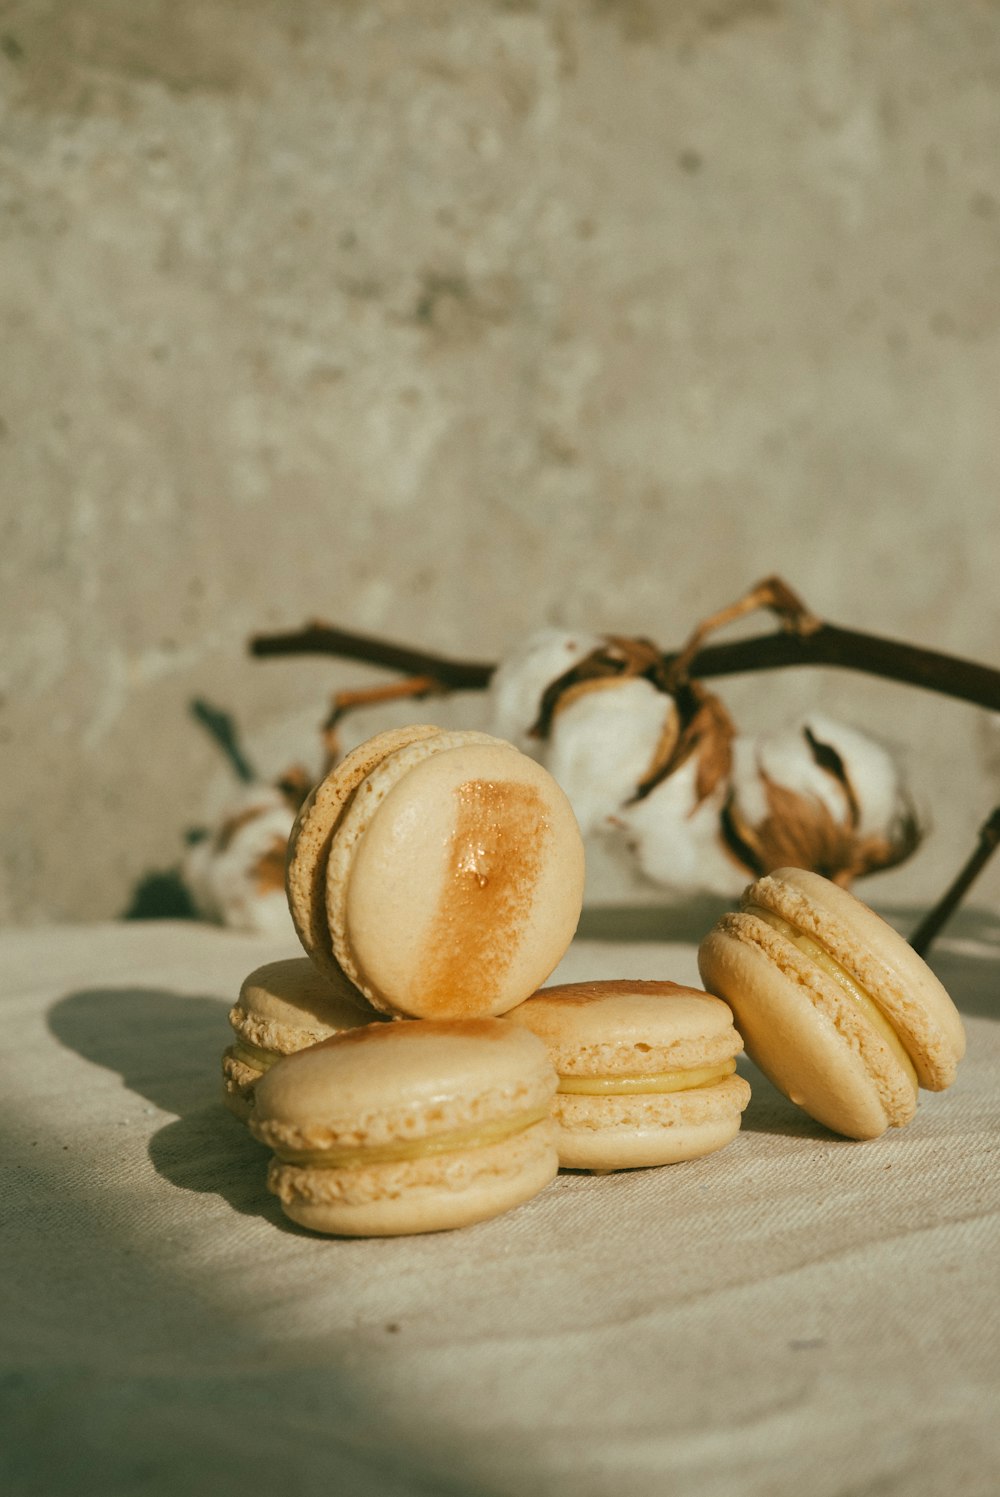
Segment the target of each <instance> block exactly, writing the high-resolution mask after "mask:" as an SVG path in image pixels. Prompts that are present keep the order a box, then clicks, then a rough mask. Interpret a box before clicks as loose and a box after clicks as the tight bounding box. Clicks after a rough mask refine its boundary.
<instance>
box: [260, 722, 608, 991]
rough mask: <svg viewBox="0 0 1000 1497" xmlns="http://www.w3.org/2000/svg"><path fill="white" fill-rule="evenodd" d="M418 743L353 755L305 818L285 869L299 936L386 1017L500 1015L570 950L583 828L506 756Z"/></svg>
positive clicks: (494, 745) (470, 743) (561, 801)
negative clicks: (352, 761) (320, 906)
mask: <svg viewBox="0 0 1000 1497" xmlns="http://www.w3.org/2000/svg"><path fill="white" fill-rule="evenodd" d="M411 731H412V732H413V733H414V734H416V735H419V736H414V737H412V738H410V739H409V740H406V739H405V738H404V737H402V736H397V738H396V740H395V741H394V742H393V743H390V744H388V745H387V744H385V743H384V742H383V743H382V744H381V746H378V747H373V748H371V749H369V750H368V751H367V752H366V753H365V754H362V753H361V751H360V750H357V751H356V753H357V754H358V756H359V757H358V758H357V759H356V760H355V765H354V768H353V769H352V770H351V771H350V773H349V774H348V776H347V779H346V781H345V784H343V785H340V784H339V782H340V776H341V773H342V771H344V770H345V768H346V766H347V764H348V761H347V760H345V761H344V764H343V765H341V766H339V767H338V768H337V769H335V770H334V771H333V772H332V774H331V776H330V777H329V780H328V782H325V784H326V785H327V789H326V790H324V789H323V787H321V789H320V792H319V793H317V796H316V800H315V802H314V809H313V812H312V813H308V812H307V813H306V815H305V816H304V817H303V818H302V825H301V828H300V832H299V835H298V837H297V838H296V839H295V848H294V850H293V852H292V854H291V856H290V860H289V881H288V888H289V901H290V903H291V904H292V906H293V909H294V908H295V906H296V904H299V905H300V907H301V908H300V916H299V917H297V919H296V924H297V926H298V927H299V929H300V933H301V932H302V931H303V930H304V931H306V932H307V933H308V938H304V944H305V946H306V950H307V951H308V952H309V953H310V955H314V953H315V950H316V949H318V943H325V944H324V947H323V949H324V952H325V955H324V965H325V966H326V968H327V970H332V969H339V970H340V971H342V972H344V973H345V974H346V975H347V977H348V979H349V980H350V981H351V982H352V983H353V984H354V985H355V986H356V987H357V988H358V989H359V990H360V991H361V992H362V993H363V994H364V996H365V997H366V998H367V999H368V1001H369V1002H370V1003H371V1004H372V1005H373V1007H375V1008H377V1009H379V1010H380V1011H382V1012H384V1013H388V1014H392V1015H394V1016H404V1017H412V1018H440V1019H452V1018H473V1017H484V1016H492V1015H497V1014H501V1013H503V1012H505V1011H506V1010H507V1009H509V1008H512V1007H513V1006H514V1005H515V1004H516V1003H520V1002H521V1001H522V1000H523V999H525V998H527V997H528V996H529V995H530V994H531V993H532V992H534V990H535V989H536V988H537V987H538V986H539V984H540V983H542V982H544V981H545V979H546V978H547V977H548V976H549V975H550V973H551V972H552V971H553V970H554V968H555V967H556V966H557V965H558V963H559V961H560V960H561V959H562V957H563V956H564V954H565V952H566V949H567V947H568V946H569V944H570V942H571V940H572V938H573V934H574V932H575V930H576V926H577V922H578V920H579V917H580V911H581V908H582V905H583V881H584V854H583V840H582V838H581V836H580V830H579V827H578V826H577V823H576V819H575V817H574V815H573V811H572V808H571V806H570V803H569V801H568V800H567V798H566V796H565V794H564V793H563V791H562V790H561V789H560V788H559V786H558V785H557V784H556V781H555V780H554V779H553V778H552V776H551V775H550V774H549V773H548V771H547V770H545V769H543V768H542V767H541V765H539V764H537V763H536V762H535V760H533V759H530V758H528V756H527V755H525V754H522V753H520V752H519V750H517V749H515V748H514V747H513V745H512V744H509V743H505V742H504V741H503V740H502V739H498V738H492V737H490V736H489V735H487V734H485V733H476V732H462V733H445V732H439V731H436V730H431V729H426V728H421V729H415V730H411ZM403 732H404V730H397V733H398V734H399V735H402V734H403ZM382 737H383V739H384V735H382ZM383 749H386V750H387V751H385V752H383V751H382V750H383ZM362 768H364V773H363V774H362V773H360V771H361V769H362ZM338 785H339V788H338ZM316 807H322V808H323V810H322V812H316V810H315V808H316ZM331 816H332V821H331ZM314 821H315V826H314V825H313V822H314ZM321 821H322V822H324V823H326V822H330V824H329V825H328V826H325V829H324V827H322V826H321V825H320V822H321ZM309 849H312V850H311V851H310V850H309ZM317 849H318V851H317ZM313 863H315V865H316V866H315V868H314V869H313V871H312V872H311V873H310V872H308V869H309V867H310V866H311V865H312V864H313ZM321 865H322V866H323V869H324V880H325V882H324V890H323V894H324V900H323V903H324V908H323V913H322V915H321V914H319V913H318V912H317V911H316V909H315V908H313V905H314V904H315V902H316V901H318V899H319V897H320V889H319V868H320V866H321ZM331 963H332V968H331Z"/></svg>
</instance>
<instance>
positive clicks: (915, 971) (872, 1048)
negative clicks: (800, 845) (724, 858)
mask: <svg viewBox="0 0 1000 1497" xmlns="http://www.w3.org/2000/svg"><path fill="white" fill-rule="evenodd" d="M698 965H699V970H700V972H701V977H702V981H703V982H704V984H705V986H706V987H707V988H709V989H710V990H711V991H712V992H713V993H717V994H719V996H720V997H722V998H724V999H725V1000H726V1002H727V1003H728V1004H729V1005H730V1006H731V1008H732V1010H733V1013H734V1015H735V1017H736V1024H737V1026H738V1028H739V1030H740V1033H741V1034H742V1035H743V1038H744V1040H745V1041H746V1047H747V1054H748V1055H749V1056H750V1057H751V1059H752V1060H753V1061H754V1062H755V1063H756V1064H757V1065H758V1066H759V1067H760V1069H761V1070H762V1071H763V1072H764V1074H765V1075H766V1076H768V1077H770V1079H771V1081H773V1082H774V1084H775V1086H777V1087H778V1088H779V1089H780V1090H781V1091H782V1092H784V1094H785V1095H786V1096H787V1097H789V1098H790V1099H791V1101H793V1102H795V1103H796V1104H797V1105H798V1106H799V1107H801V1108H803V1109H804V1110H805V1111H806V1112H807V1113H808V1114H809V1115H810V1116H811V1117H813V1118H815V1119H816V1120H817V1122H820V1123H823V1124H825V1126H826V1127H827V1128H831V1129H832V1130H833V1131H834V1132H835V1133H842V1134H844V1135H845V1136H846V1137H848V1138H857V1139H862V1138H877V1137H879V1135H880V1134H882V1133H884V1132H885V1131H886V1129H887V1128H893V1127H895V1128H899V1127H902V1126H903V1125H904V1124H906V1123H908V1122H909V1121H910V1120H911V1118H912V1117H913V1115H914V1113H915V1111H916V1107H917V1092H918V1088H919V1087H925V1088H927V1089H929V1090H931V1091H941V1090H943V1089H944V1088H945V1087H947V1086H950V1085H951V1083H952V1082H953V1081H954V1079H955V1072H956V1069H957V1067H958V1063H959V1061H960V1060H961V1058H962V1056H963V1055H964V1053H965V1032H964V1030H963V1028H962V1021H961V1018H960V1017H959V1014H958V1011H957V1010H956V1008H955V1005H954V1004H953V1003H952V1001H951V998H950V997H949V996H948V994H947V992H946V991H945V989H944V988H943V987H942V986H941V983H940V982H939V981H938V979H937V978H936V977H935V976H934V974H933V972H932V971H931V970H930V968H929V967H928V966H927V965H926V963H925V962H924V961H923V960H922V959H921V958H920V957H919V956H918V955H917V953H916V952H915V951H914V950H913V948H912V947H911V946H909V945H908V944H907V943H906V941H905V940H904V939H903V937H902V936H901V935H899V933H898V932H897V931H895V930H893V928H892V927H891V926H890V925H888V924H887V923H886V922H885V921H884V920H883V919H881V917H880V916H878V915H876V914H875V912H874V911H873V910H871V909H869V908H868V906H867V905H865V904H863V903H862V902H861V900H859V899H857V898H856V897H855V896H854V895H853V894H851V893H849V892H848V891H847V890H846V889H842V888H840V887H839V886H838V885H837V884H833V883H831V882H830V881H829V880H828V879H825V878H823V877H821V876H820V875H819V874H817V873H811V872H808V871H806V870H805V869H801V868H780V869H778V870H777V871H775V872H774V873H771V874H768V875H767V876H766V877H764V878H761V879H758V880H757V882H756V883H754V884H751V885H750V886H749V887H748V888H747V889H746V891H745V892H744V894H743V897H742V900H741V907H740V911H739V913H733V914H728V915H724V916H723V917H722V919H721V920H719V921H718V922H717V924H716V926H715V927H714V929H713V930H712V931H710V933H709V934H708V936H707V937H706V938H705V940H704V941H703V942H702V945H701V948H700V951H699V955H698Z"/></svg>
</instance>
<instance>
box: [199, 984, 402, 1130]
mask: <svg viewBox="0 0 1000 1497" xmlns="http://www.w3.org/2000/svg"><path fill="white" fill-rule="evenodd" d="M378 1018H380V1015H378V1014H376V1013H375V1012H374V1011H373V1010H372V1008H371V1007H370V1005H369V1004H367V1003H366V1002H365V1000H364V998H363V997H362V996H361V994H360V993H359V992H358V991H357V989H356V988H355V987H354V986H353V985H352V984H351V983H349V982H348V980H347V978H346V977H344V976H343V974H340V975H339V976H337V977H330V976H324V975H323V974H322V973H321V972H319V971H318V970H317V968H316V967H315V966H314V965H313V963H312V962H310V961H308V960H307V959H306V958H305V957H291V958H290V959H288V960H286V961H277V962H268V963H266V964H265V965H264V966H262V967H256V968H255V969H254V971H253V972H251V973H250V974H249V975H248V976H247V977H246V978H244V980H243V985H242V987H241V988H240V995H239V997H238V998H237V1000H236V1002H235V1004H234V1005H233V1007H232V1008H231V1009H230V1010H229V1022H230V1024H231V1025H232V1028H233V1031H234V1033H235V1035H236V1040H235V1043H234V1044H232V1045H230V1046H229V1047H228V1049H227V1050H226V1051H225V1052H224V1054H223V1057H222V1084H223V1100H224V1102H225V1104H226V1106H227V1107H228V1108H229V1110H230V1112H232V1113H234V1114H235V1116H236V1117H238V1118H240V1119H241V1120H242V1121H243V1122H246V1121H247V1120H248V1118H249V1117H250V1114H251V1112H252V1110H253V1099H254V1091H255V1089H256V1086H257V1083H258V1081H259V1080H260V1078H261V1076H263V1075H264V1073H265V1072H266V1071H268V1070H270V1068H271V1067H272V1066H273V1065H274V1064H275V1062H276V1061H278V1060H280V1059H281V1057H282V1056H284V1055H292V1054H294V1053H295V1052H296V1051H298V1050H304V1049H305V1048H306V1047H307V1046H309V1045H315V1044H318V1043H319V1042H320V1041H321V1040H328V1039H331V1038H332V1037H333V1036H334V1035H338V1034H344V1033H346V1032H348V1031H350V1030H353V1029H357V1028H359V1027H361V1026H363V1025H365V1024H370V1023H372V1021H373V1020H377V1019H378Z"/></svg>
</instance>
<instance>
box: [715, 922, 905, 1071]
mask: <svg viewBox="0 0 1000 1497" xmlns="http://www.w3.org/2000/svg"><path fill="white" fill-rule="evenodd" d="M744 914H747V915H755V916H756V917H757V919H758V920H763V921H765V922H766V923H767V924H768V925H770V926H771V927H772V928H773V929H774V930H776V931H778V932H779V934H780V935H783V936H784V937H785V939H786V940H787V941H791V943H792V945H793V946H797V947H798V949H799V950H800V951H802V952H804V953H805V955H806V956H808V957H809V958H810V959H811V960H812V961H814V962H815V963H816V965H817V967H819V969H820V971H822V972H824V973H825V974H826V976H827V977H832V978H833V980H834V982H835V983H836V984H837V986H838V987H839V988H840V989H841V991H842V992H844V993H846V994H847V996H848V998H850V999H852V1000H853V1001H854V1003H856V1004H857V1006H858V1008H860V1010H861V1012H862V1013H863V1014H864V1016H865V1018H866V1019H867V1020H868V1022H869V1023H870V1024H871V1025H872V1027H873V1028H874V1029H877V1030H878V1032H879V1034H880V1035H881V1036H882V1038H883V1039H884V1040H885V1042H886V1044H887V1045H888V1046H889V1049H890V1050H891V1051H892V1053H893V1055H894V1056H895V1057H896V1059H897V1060H898V1061H899V1064H900V1065H901V1066H902V1068H903V1070H904V1071H905V1072H906V1076H907V1079H908V1081H909V1083H910V1085H911V1086H912V1087H913V1091H914V1094H915V1093H916V1092H917V1090H918V1082H917V1073H916V1071H915V1070H914V1067H913V1062H912V1060H911V1059H910V1057H909V1055H908V1054H907V1052H906V1048H905V1046H904V1045H903V1041H902V1040H901V1038H900V1036H899V1034H898V1033H897V1031H896V1030H895V1029H894V1028H893V1026H892V1024H891V1023H890V1021H889V1020H888V1019H887V1018H886V1016H885V1014H884V1013H883V1012H882V1010H881V1009H880V1008H879V1006H878V1004H877V1003H876V1001H875V999H874V998H873V997H872V995H871V994H870V993H869V992H868V991H867V990H866V989H865V988H863V987H862V986H861V984H860V983H858V982H856V981H855V979H854V978H853V977H852V976H851V974H850V973H849V972H848V970H847V968H846V967H842V966H841V964H840V962H838V961H837V959H836V957H832V956H831V955H830V953H829V952H828V951H826V950H824V948H823V947H822V946H821V945H820V944H819V942H818V941H814V940H813V938H812V936H807V935H806V934H805V932H804V931H801V930H799V929H798V927H797V926H795V925H791V924H790V923H789V922H788V921H787V920H783V919H782V918H781V916H780V915H775V914H774V913H773V911H772V910H765V909H763V908H762V907H761V906H760V905H757V904H749V905H747V906H746V908H745V910H744Z"/></svg>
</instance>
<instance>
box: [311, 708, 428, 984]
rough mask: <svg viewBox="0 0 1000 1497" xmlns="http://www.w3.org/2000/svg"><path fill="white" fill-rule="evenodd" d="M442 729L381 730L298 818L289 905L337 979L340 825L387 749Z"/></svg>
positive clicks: (319, 788) (316, 955)
mask: <svg viewBox="0 0 1000 1497" xmlns="http://www.w3.org/2000/svg"><path fill="white" fill-rule="evenodd" d="M440 731H441V729H440V728H437V727H434V726H432V725H431V724H425V723H418V724H414V725H413V726H410V727H406V728H389V729H387V730H386V731H385V732H383V733H376V734H375V736H374V737H373V738H368V739H366V740H365V742H364V743H361V744H359V745H358V747H357V748H355V749H352V750H351V752H350V753H349V754H347V755H345V757H344V758H343V759H342V760H341V762H340V763H339V764H338V765H337V766H336V767H335V768H334V769H332V770H331V771H330V773H329V774H328V775H327V776H326V778H325V779H323V780H321V781H320V783H319V784H318V785H316V786H314V788H313V789H312V791H311V792H310V793H309V795H308V796H307V797H306V799H305V801H304V802H303V803H302V806H301V808H300V810H299V813H298V815H297V816H296V818H295V822H294V825H293V826H292V830H291V832H290V834H289V839H288V853H287V858H286V863H285V892H286V894H287V896H288V907H289V910H290V911H291V916H292V923H293V924H294V926H295V930H296V933H297V934H298V937H299V940H300V941H301V942H302V945H303V947H304V949H305V951H306V954H307V955H308V956H309V958H310V959H311V960H312V961H314V962H315V963H316V965H317V966H318V967H319V968H320V969H321V971H326V972H329V973H331V975H332V976H333V977H335V978H336V976H337V974H338V972H339V968H338V967H337V963H336V962H335V960H334V958H333V955H332V952H331V949H330V933H329V929H328V927H327V923H326V902H325V887H326V860H327V856H328V854H329V850H330V842H331V839H332V837H333V832H334V828H335V826H336V824H337V821H338V819H339V817H340V816H341V814H342V813H343V811H344V808H345V806H346V805H347V803H348V801H349V799H350V797H351V795H352V793H353V792H354V790H355V789H356V788H357V786H358V785H360V784H361V782H362V780H363V779H364V778H365V776H366V775H367V774H369V773H370V772H371V771H372V769H374V768H375V766H376V765H377V764H379V763H380V762H381V761H382V759H384V758H385V757H386V755H387V754H391V753H394V752H395V751H396V750H397V749H400V748H403V747H405V746H406V745H407V744H409V743H414V742H416V741H418V740H420V739H424V738H431V737H433V736H434V735H436V734H438V733H440Z"/></svg>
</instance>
